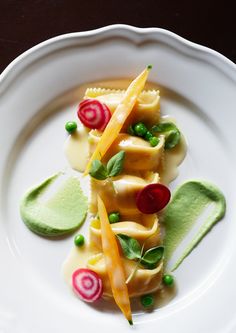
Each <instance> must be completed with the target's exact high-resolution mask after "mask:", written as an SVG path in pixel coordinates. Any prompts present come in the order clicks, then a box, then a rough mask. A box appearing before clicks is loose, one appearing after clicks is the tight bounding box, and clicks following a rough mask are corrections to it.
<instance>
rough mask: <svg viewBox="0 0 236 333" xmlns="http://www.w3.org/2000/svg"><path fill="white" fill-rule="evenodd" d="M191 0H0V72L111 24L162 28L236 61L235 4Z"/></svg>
mask: <svg viewBox="0 0 236 333" xmlns="http://www.w3.org/2000/svg"><path fill="white" fill-rule="evenodd" d="M218 3H220V5H217V1H208V0H205V2H204V5H203V4H202V3H201V1H199V0H198V1H194V2H192V1H189V0H180V1H176V0H172V1H171V0H162V1H158V0H126V1H121V0H119V1H113V0H96V1H95V0H88V1H82V0H0V72H1V71H2V70H3V69H4V68H5V67H6V66H7V65H8V64H9V63H10V62H11V61H12V60H13V59H14V58H15V57H17V56H18V55H19V54H21V53H22V52H24V51H25V50H27V49H29V48H30V47H32V46H34V45H36V44H38V43H39V42H42V41H44V40H46V39H48V38H51V37H54V36H57V35H60V34H64V33H68V32H75V31H85V30H90V29H95V28H99V27H102V26H105V25H109V24H115V23H125V24H130V25H134V26H138V27H160V28H165V29H168V30H170V31H173V32H175V33H177V34H178V35H180V36H182V37H184V38H187V39H189V40H191V41H193V42H195V43H199V44H202V45H205V46H208V47H210V48H212V49H214V50H216V51H218V52H220V53H222V54H223V55H225V56H226V57H228V58H229V59H231V60H232V61H234V62H236V43H235V32H236V31H235V30H236V29H235V23H234V20H235V17H234V16H235V14H234V10H233V5H231V6H230V5H229V4H227V1H224V2H223V3H221V2H219V1H218Z"/></svg>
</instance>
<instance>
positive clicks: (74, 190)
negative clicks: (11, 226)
mask: <svg viewBox="0 0 236 333" xmlns="http://www.w3.org/2000/svg"><path fill="white" fill-rule="evenodd" d="M59 176H60V173H59V174H56V175H54V176H52V177H50V178H47V179H46V180H44V181H43V182H42V183H41V184H40V185H38V186H36V187H34V188H32V189H30V190H29V191H28V192H27V193H26V194H25V195H24V197H23V198H22V200H21V204H20V213H21V217H22V220H23V221H24V223H25V224H26V225H27V227H28V228H29V229H30V230H32V231H33V232H35V233H37V234H39V235H42V236H48V237H53V236H61V235H65V234H68V233H70V232H72V231H74V230H76V229H77V228H78V227H79V226H80V225H81V224H82V223H83V221H84V219H85V217H86V214H87V209H88V205H87V198H86V197H85V196H84V194H83V192H82V190H81V187H80V182H79V180H78V179H77V178H75V177H69V178H67V179H66V180H65V181H64V182H63V183H62V185H60V186H59V188H58V189H57V190H56V192H55V193H53V194H52V196H50V198H49V199H47V200H46V199H45V198H43V195H44V193H45V192H46V191H47V190H49V189H50V186H51V185H52V184H53V183H54V181H55V180H56V179H57V178H58V177H59Z"/></svg>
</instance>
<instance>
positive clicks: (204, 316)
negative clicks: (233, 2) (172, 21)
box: [0, 25, 236, 333]
mask: <svg viewBox="0 0 236 333" xmlns="http://www.w3.org/2000/svg"><path fill="white" fill-rule="evenodd" d="M147 64H152V65H153V70H152V71H151V73H150V80H151V81H154V82H156V83H158V84H159V85H160V87H161V91H162V113H164V114H171V115H173V116H174V117H175V118H176V119H177V121H178V124H179V125H180V127H181V129H182V131H183V133H184V134H185V135H186V138H187V141H188V144H189V150H188V155H187V158H186V160H185V161H184V163H183V165H182V166H181V167H180V175H179V177H178V179H177V180H176V181H175V183H174V184H173V185H172V187H174V186H175V184H177V183H181V182H182V181H183V180H185V179H187V178H198V177H200V178H205V179H207V180H210V181H213V182H214V183H216V184H217V185H218V186H219V187H220V188H221V189H222V190H223V192H224V193H225V195H226V199H227V205H228V209H227V215H226V217H225V219H224V220H223V221H222V222H220V223H219V224H218V225H217V226H216V227H215V228H214V229H213V230H212V232H210V233H209V234H208V235H207V237H206V238H205V239H204V240H203V241H202V242H201V244H200V245H199V246H198V247H197V249H196V250H194V251H193V253H192V254H191V255H190V256H189V257H188V258H187V259H186V260H185V261H184V263H183V264H182V265H181V267H180V268H179V269H178V270H177V271H176V280H177V282H178V294H177V296H176V298H175V299H174V300H173V301H172V302H171V303H170V304H169V305H168V306H166V307H164V308H161V309H159V310H157V311H155V312H153V313H148V314H142V313H137V314H135V315H134V321H135V323H136V325H135V331H136V332H139V331H140V332H141V331H142V332H144V330H145V332H147V333H149V332H159V333H162V332H165V333H170V332H171V333H173V332H175V333H178V332H181V333H189V332H191V333H199V332H201V333H213V332H214V333H217V332H219V333H222V332H224V333H227V332H232V333H233V332H235V331H236V323H235V308H236V287H235V276H236V265H235V262H236V246H235V241H234V239H235V237H236V224H235V210H236V208H235V202H236V201H235V194H234V193H235V191H234V189H235V188H236V184H235V178H236V177H235V169H236V163H235V135H234V133H235V123H236V95H235V93H236V66H235V65H234V64H233V63H232V62H230V61H229V60H228V59H226V58H225V57H223V56H222V55H220V54H218V53H216V52H215V51H212V50H210V49H207V48H205V47H202V46H199V45H196V44H193V43H191V42H188V41H186V40H184V39H183V38H181V37H179V36H177V35H175V34H173V33H171V32H168V31H165V30H162V29H156V28H150V29H139V28H134V27H130V26H124V25H115V26H109V27H105V28H102V29H98V30H94V31H90V32H82V33H73V34H68V35H63V36H59V37H56V38H53V39H50V40H49V41H46V42H44V43H42V44H40V45H38V46H36V47H34V48H32V49H31V50H29V51H27V52H25V53H24V54H23V55H21V56H20V57H18V58H17V59H16V60H15V61H13V63H11V64H10V65H9V66H8V68H7V69H6V70H5V71H4V72H3V73H2V75H1V78H0V138H1V144H0V147H1V157H0V158H1V163H0V179H1V223H0V262H1V270H0V272H1V274H0V280H1V283H0V332H4V333H5V332H6V333H13V332H14V333H28V332H34V333H39V332H40V333H42V332H44V333H49V332H57V333H64V332H74V331H77V330H80V329H82V330H83V331H84V332H94V331H95V330H96V331H97V330H99V331H100V330H102V331H103V332H104V333H105V332H109V333H110V332H111V330H113V331H114V332H130V329H131V328H130V327H129V326H128V325H127V323H126V321H125V320H124V319H123V318H122V315H121V314H120V313H119V311H117V312H113V311H107V310H106V311H105V310H104V311H101V310H99V309H97V308H94V307H92V306H88V305H87V304H84V303H83V302H80V301H79V300H77V299H76V298H75V297H74V295H73V294H72V293H70V292H69V290H68V288H67V286H66V285H65V283H64V281H63V279H62V276H61V275H60V269H61V264H62V262H63V260H64V259H65V257H66V255H67V254H68V251H69V249H70V247H71V245H72V239H73V238H72V237H69V238H67V239H64V240H57V241H50V240H47V239H43V238H41V237H38V236H36V235H34V234H33V233H31V232H30V231H29V230H28V229H27V228H26V227H25V226H24V224H23V223H22V222H21V220H20V217H19V211H18V205H19V199H20V197H21V195H22V193H23V192H24V191H25V189H26V188H27V187H29V186H30V185H32V184H34V183H37V182H38V181H41V180H42V179H44V178H45V177H47V176H49V175H51V174H52V173H54V172H55V171H57V170H59V169H61V168H64V167H65V165H66V164H67V163H66V160H65V158H64V155H63V151H62V146H63V142H64V139H65V133H64V123H65V121H66V120H68V119H71V118H73V117H74V114H75V108H74V106H75V105H76V103H77V102H78V100H77V97H76V94H75V90H73V89H74V88H76V87H78V86H79V85H80V84H82V83H85V82H89V81H95V80H103V79H106V78H111V77H113V78H118V77H134V76H135V75H136V74H137V73H139V72H140V71H141V70H142V69H143V68H144V67H145V66H146V65H147Z"/></svg>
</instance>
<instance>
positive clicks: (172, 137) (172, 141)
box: [165, 128, 180, 149]
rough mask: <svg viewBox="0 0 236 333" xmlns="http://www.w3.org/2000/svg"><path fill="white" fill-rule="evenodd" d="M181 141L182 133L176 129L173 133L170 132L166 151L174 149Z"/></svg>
mask: <svg viewBox="0 0 236 333" xmlns="http://www.w3.org/2000/svg"><path fill="white" fill-rule="evenodd" d="M179 140H180V131H179V130H178V128H176V129H175V130H173V131H170V132H169V133H168V135H167V136H166V138H165V149H171V148H174V147H175V146H176V145H177V144H178V143H179Z"/></svg>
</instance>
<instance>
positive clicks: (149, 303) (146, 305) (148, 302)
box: [140, 294, 154, 308]
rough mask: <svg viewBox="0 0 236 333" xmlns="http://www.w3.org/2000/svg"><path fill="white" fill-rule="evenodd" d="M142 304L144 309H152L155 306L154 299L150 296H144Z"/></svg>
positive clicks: (141, 299) (141, 298)
mask: <svg viewBox="0 0 236 333" xmlns="http://www.w3.org/2000/svg"><path fill="white" fill-rule="evenodd" d="M140 302H141V304H142V306H143V307H144V308H150V307H151V306H153V304H154V297H153V296H152V295H151V294H149V295H143V296H141V297H140Z"/></svg>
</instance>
